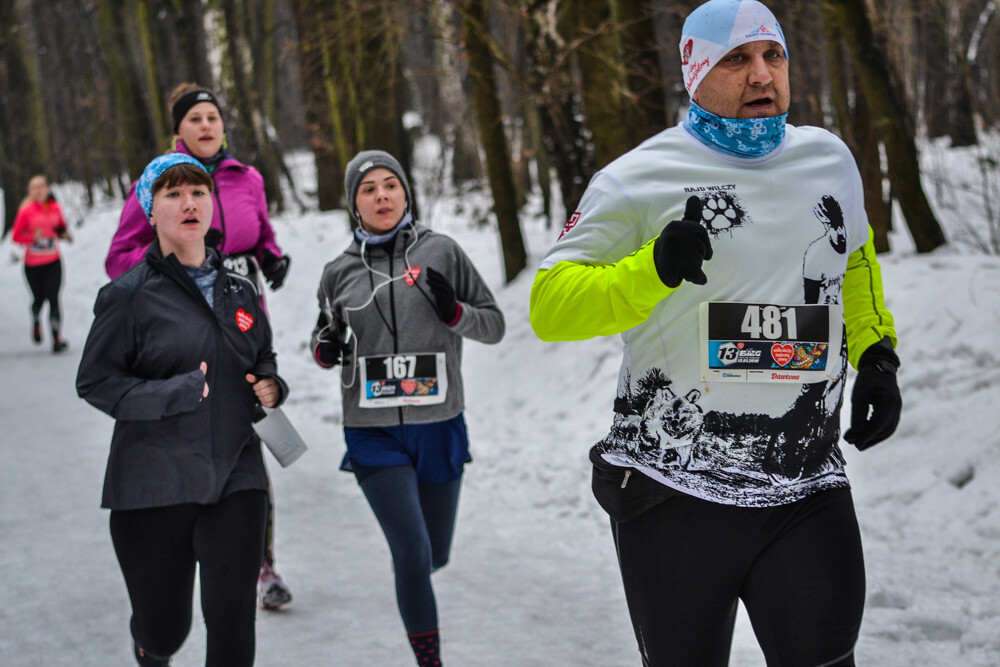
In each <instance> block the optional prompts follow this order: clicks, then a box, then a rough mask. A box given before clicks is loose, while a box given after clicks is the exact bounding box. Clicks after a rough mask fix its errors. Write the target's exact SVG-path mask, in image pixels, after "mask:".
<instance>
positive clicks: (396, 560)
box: [354, 464, 462, 635]
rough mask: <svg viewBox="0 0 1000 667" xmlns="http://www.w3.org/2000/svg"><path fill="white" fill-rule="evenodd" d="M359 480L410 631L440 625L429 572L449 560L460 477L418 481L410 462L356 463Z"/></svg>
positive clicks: (418, 630)
mask: <svg viewBox="0 0 1000 667" xmlns="http://www.w3.org/2000/svg"><path fill="white" fill-rule="evenodd" d="M354 467H355V473H356V474H357V476H358V483H359V484H360V485H361V490H362V491H363V492H364V494H365V498H366V499H367V500H368V504H369V505H370V506H371V508H372V512H374V513H375V518H376V519H377V520H378V523H379V525H380V526H381V527H382V532H383V533H384V534H385V539H386V541H387V542H388V543H389V551H390V552H391V553H392V567H393V571H394V572H395V575H396V604H397V605H398V606H399V614H400V616H402V618H403V626H404V627H405V628H406V632H407V634H410V635H414V634H420V633H425V632H429V631H431V630H437V628H438V617H437V602H436V601H435V599H434V589H433V588H432V587H431V572H433V571H434V570H437V569H440V568H442V567H444V566H445V564H446V563H447V562H448V557H449V554H450V553H451V540H452V537H453V536H454V534H455V516H456V514H457V512H458V496H459V489H460V488H461V485H462V478H461V477H460V478H458V479H456V480H454V481H451V482H444V483H443V484H426V483H420V482H418V481H417V471H416V470H415V469H414V468H413V467H411V466H390V467H386V468H369V467H361V466H358V465H357V464H355V465H354Z"/></svg>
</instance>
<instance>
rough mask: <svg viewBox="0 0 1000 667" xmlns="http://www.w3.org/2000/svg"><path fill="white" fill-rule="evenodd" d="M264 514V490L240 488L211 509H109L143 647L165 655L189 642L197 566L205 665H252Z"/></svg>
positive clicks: (193, 506)
mask: <svg viewBox="0 0 1000 667" xmlns="http://www.w3.org/2000/svg"><path fill="white" fill-rule="evenodd" d="M266 512H267V492H266V491H240V492H237V493H233V494H231V495H228V496H226V497H224V498H222V500H220V501H219V502H218V503H216V504H214V505H197V504H193V503H188V504H183V505H171V506H169V507H156V508H151V509H140V510H121V511H112V512H111V539H112V542H114V546H115V553H116V554H117V556H118V562H119V564H120V565H121V569H122V575H124V577H125V585H126V587H127V588H128V594H129V599H130V600H131V602H132V636H133V638H134V639H135V641H136V642H137V643H138V644H139V646H141V647H142V648H143V649H144V650H146V651H147V652H149V653H151V654H153V655H156V656H160V657H164V658H166V657H169V656H171V655H173V654H174V653H176V652H177V650H178V649H179V648H180V647H181V644H183V643H184V640H185V639H186V638H187V635H188V632H190V630H191V614H192V610H191V604H192V598H193V595H194V578H195V566H196V565H197V566H198V567H199V568H200V573H199V574H200V579H201V608H202V613H203V614H204V616H205V627H206V631H207V650H206V658H205V665H206V667H249V666H250V665H252V664H253V660H254V651H255V635H254V622H255V620H256V613H257V575H258V574H259V572H260V563H261V558H262V557H263V553H262V552H263V548H264V523H265V516H266Z"/></svg>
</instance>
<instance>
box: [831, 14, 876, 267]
mask: <svg viewBox="0 0 1000 667" xmlns="http://www.w3.org/2000/svg"><path fill="white" fill-rule="evenodd" d="M826 9H827V10H828V7H827V8H826ZM823 29H824V30H823V32H824V42H825V50H826V63H827V73H828V75H829V82H830V90H831V97H832V101H833V105H834V110H835V115H836V118H837V126H838V127H839V128H840V135H841V138H842V139H843V140H844V143H846V144H847V146H848V147H849V148H850V149H851V152H852V153H853V154H854V159H855V161H856V162H857V163H858V171H859V172H860V174H861V182H862V184H863V186H864V192H865V211H866V213H867V214H868V223H869V224H870V225H871V227H872V232H873V234H874V239H873V241H874V244H875V251H876V252H888V251H889V235H888V233H889V229H890V228H891V221H892V220H891V212H892V208H891V206H890V203H891V202H889V201H886V198H885V196H884V194H883V192H882V180H883V176H884V175H883V173H882V160H881V157H880V154H879V140H878V136H877V134H876V132H875V124H874V123H873V121H872V117H871V113H870V112H869V110H868V105H867V103H866V101H865V97H864V95H862V94H860V92H859V91H856V90H855V89H856V86H855V84H854V81H853V80H852V77H851V76H850V73H849V71H848V67H847V63H846V60H847V54H846V53H845V49H844V43H843V39H842V36H841V33H840V31H839V29H838V27H837V25H836V22H835V21H834V20H830V19H829V17H828V19H827V20H824V21H823ZM852 91H854V92H855V94H854V95H853V96H852V95H851V92H852ZM852 97H853V99H854V102H855V104H854V107H853V109H852V108H851V104H850V100H851V98H852Z"/></svg>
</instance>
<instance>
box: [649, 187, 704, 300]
mask: <svg viewBox="0 0 1000 667" xmlns="http://www.w3.org/2000/svg"><path fill="white" fill-rule="evenodd" d="M710 259H712V243H711V241H709V238H708V231H707V230H706V229H705V228H704V227H703V226H702V224H701V200H700V199H698V198H697V197H694V196H691V197H688V200H687V204H686V205H685V207H684V219H683V220H674V221H672V222H668V223H667V226H666V227H664V228H663V231H662V232H660V238H658V239H656V244H655V245H654V246H653V262H654V263H655V264H656V273H657V275H659V276H660V280H662V281H663V284H664V285H666V286H667V287H677V286H678V285H680V284H681V282H682V281H684V280H686V281H688V282H689V283H694V284H695V285H704V284H705V283H706V282H708V278H707V277H706V276H705V272H704V271H702V270H701V263H702V261H707V260H710Z"/></svg>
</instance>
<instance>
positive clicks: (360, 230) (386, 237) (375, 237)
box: [354, 213, 413, 246]
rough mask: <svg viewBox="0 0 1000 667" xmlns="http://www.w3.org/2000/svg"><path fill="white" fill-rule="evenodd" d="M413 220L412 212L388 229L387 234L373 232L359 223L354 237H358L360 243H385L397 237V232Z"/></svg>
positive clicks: (375, 244)
mask: <svg viewBox="0 0 1000 667" xmlns="http://www.w3.org/2000/svg"><path fill="white" fill-rule="evenodd" d="M411 222H413V215H412V214H411V213H407V214H406V215H404V216H403V218H402V219H401V220H400V221H399V222H398V223H396V226H395V227H393V228H392V229H390V230H389V231H387V232H386V233H385V234H372V233H371V232H369V231H367V230H366V229H365V228H364V227H363V226H362V225H358V226H357V227H355V228H354V238H355V239H357V241H358V243H364V244H366V245H370V246H371V245H374V246H379V245H385V244H386V243H389V242H390V241H392V240H393V239H395V238H396V234H397V233H399V230H401V229H406V228H407V227H409V226H410V223H411Z"/></svg>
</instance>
